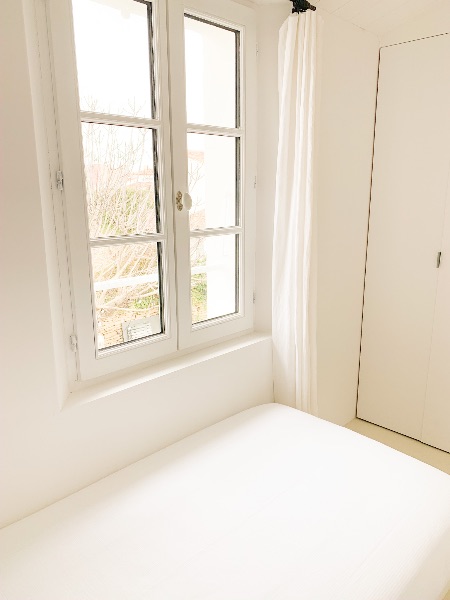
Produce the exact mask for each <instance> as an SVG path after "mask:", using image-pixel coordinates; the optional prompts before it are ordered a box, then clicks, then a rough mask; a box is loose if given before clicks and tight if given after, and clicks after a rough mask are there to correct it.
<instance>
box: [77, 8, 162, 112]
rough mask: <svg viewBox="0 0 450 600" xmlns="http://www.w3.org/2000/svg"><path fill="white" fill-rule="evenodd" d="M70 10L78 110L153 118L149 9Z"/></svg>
mask: <svg viewBox="0 0 450 600" xmlns="http://www.w3.org/2000/svg"><path fill="white" fill-rule="evenodd" d="M72 4H73V17H74V28H75V47H76V56H77V70H78V89H79V92H80V107H81V110H88V111H96V112H106V113H112V114H119V115H126V116H135V117H148V118H151V117H152V90H151V87H152V80H151V77H150V50H151V48H150V40H149V24H150V23H151V20H150V19H149V14H148V13H149V8H148V7H150V6H151V5H150V3H149V4H147V3H141V2H135V1H134V0H101V1H100V2H99V0H73V2H72Z"/></svg>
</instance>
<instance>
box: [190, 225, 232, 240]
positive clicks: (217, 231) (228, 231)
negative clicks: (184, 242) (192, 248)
mask: <svg viewBox="0 0 450 600" xmlns="http://www.w3.org/2000/svg"><path fill="white" fill-rule="evenodd" d="M240 233H243V229H242V227H239V226H238V225H233V226H232V227H215V228H210V229H193V230H192V231H191V232H190V237H191V238H203V237H214V236H220V235H232V234H240Z"/></svg>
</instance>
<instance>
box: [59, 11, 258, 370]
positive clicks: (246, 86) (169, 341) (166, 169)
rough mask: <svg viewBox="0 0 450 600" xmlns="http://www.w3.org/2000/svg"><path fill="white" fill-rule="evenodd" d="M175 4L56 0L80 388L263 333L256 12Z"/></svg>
mask: <svg viewBox="0 0 450 600" xmlns="http://www.w3.org/2000/svg"><path fill="white" fill-rule="evenodd" d="M168 9H169V14H168V15H167V14H166V5H165V2H164V1H163V0H72V1H70V0H48V22H49V30H50V33H51V47H52V50H53V51H52V59H53V73H54V78H53V80H54V88H55V98H56V102H55V108H56V115H57V119H56V120H57V130H58V138H59V165H58V166H59V168H58V169H57V170H58V171H61V172H62V173H63V176H64V190H63V192H62V194H63V201H64V203H65V211H66V222H67V231H68V245H69V247H70V253H69V254H70V275H71V289H72V297H73V306H74V330H75V332H76V340H77V360H78V374H79V378H80V379H90V378H93V377H97V376H100V375H105V374H108V373H112V372H115V371H117V370H120V369H123V368H126V367H129V366H133V365H136V364H139V363H142V362H147V361H150V360H153V359H156V358H160V357H162V356H165V355H169V354H173V353H174V352H175V351H177V350H178V349H186V348H193V347H198V346H199V345H203V344H205V343H208V344H209V343H212V342H214V341H216V340H217V341H220V340H221V339H224V338H225V337H227V336H230V335H236V334H238V333H240V332H243V331H247V330H249V329H251V328H252V324H253V261H254V240H253V236H254V233H253V230H254V220H255V219H254V194H255V190H254V180H255V172H256V171H255V143H254V137H255V125H254V113H255V111H254V97H253V93H254V81H253V79H254V76H255V64H254V62H255V59H256V48H255V40H254V24H253V14H252V10H251V9H249V8H247V7H244V6H241V5H240V4H237V3H234V2H231V1H229V0H211V1H205V0H193V2H192V3H189V6H183V4H182V3H181V2H180V1H179V0H170V2H168ZM168 23H170V27H169V25H168ZM169 73H170V78H169Z"/></svg>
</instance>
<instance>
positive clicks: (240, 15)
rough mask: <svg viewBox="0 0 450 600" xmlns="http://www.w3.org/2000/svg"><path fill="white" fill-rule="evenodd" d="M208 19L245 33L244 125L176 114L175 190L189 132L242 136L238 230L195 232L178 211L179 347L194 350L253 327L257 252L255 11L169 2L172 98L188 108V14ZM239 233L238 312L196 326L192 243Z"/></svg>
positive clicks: (183, 172)
mask: <svg viewBox="0 0 450 600" xmlns="http://www.w3.org/2000/svg"><path fill="white" fill-rule="evenodd" d="M185 13H187V14H189V15H192V16H194V17H199V18H201V19H205V20H207V21H210V22H212V23H216V24H218V25H219V26H220V25H222V26H224V27H228V28H231V29H234V30H236V31H239V34H240V69H239V71H240V76H241V81H240V109H241V110H240V123H239V128H227V127H214V126H206V125H198V124H195V123H187V118H186V111H185V110H183V111H178V112H176V113H175V112H174V113H173V115H172V136H173V139H174V141H175V143H174V147H173V172H174V182H175V186H176V190H178V191H181V192H182V193H183V192H186V191H188V164H187V140H186V134H187V133H205V134H207V133H210V134H216V135H217V134H218V135H227V136H231V137H233V136H234V137H240V140H241V148H240V154H241V174H240V186H241V189H240V207H239V209H240V215H239V226H233V227H219V228H215V229H209V230H202V231H201V232H198V233H197V232H196V233H193V232H190V230H189V214H188V212H187V211H186V210H183V211H175V224H176V227H175V230H176V247H177V276H178V280H177V281H178V327H179V330H178V331H179V347H180V348H181V349H183V348H190V347H192V346H197V345H198V344H204V343H205V342H206V343H207V342H210V341H211V340H214V339H218V338H219V339H220V338H223V337H225V336H230V335H233V334H236V333H239V332H242V331H245V330H251V328H252V327H253V291H254V277H255V268H254V261H255V257H254V248H255V221H256V214H255V200H256V198H255V196H256V189H255V181H256V180H255V176H256V152H255V148H256V110H255V108H256V80H255V78H256V31H255V25H254V11H253V10H252V9H250V8H248V7H246V6H243V5H241V4H237V3H235V2H230V1H229V0H214V1H211V0H186V2H183V1H182V0H170V3H169V23H170V39H171V40H172V41H173V40H177V43H176V44H174V43H173V42H172V43H171V45H170V47H169V51H170V67H171V68H170V76H171V79H170V88H171V92H172V95H173V96H175V97H177V98H180V100H181V102H182V106H183V107H185V106H186V81H185V70H184V50H183V49H184V14H185ZM180 52H181V57H180V56H178V55H179V54H180ZM205 233H206V235H212V236H215V235H223V234H226V233H230V234H239V237H240V250H239V254H240V256H239V262H240V269H239V284H238V285H239V287H238V290H239V311H238V312H237V313H234V314H230V315H226V316H224V317H218V318H215V319H211V320H208V321H203V322H201V323H198V324H195V325H192V320H191V287H190V285H191V281H190V277H191V276H190V264H189V258H190V252H189V246H190V239H191V237H195V236H199V237H200V236H201V237H203V235H205Z"/></svg>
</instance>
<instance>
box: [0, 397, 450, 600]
mask: <svg viewBox="0 0 450 600" xmlns="http://www.w3.org/2000/svg"><path fill="white" fill-rule="evenodd" d="M0 564H1V574H0V590H1V591H0V597H1V598H2V600H291V599H292V600H294V599H295V600H369V599H371V600H391V599H392V600H394V599H396V600H400V599H401V600H438V599H441V598H443V597H444V596H445V593H446V592H447V590H448V588H449V583H450V477H449V476H448V475H446V474H445V473H442V472H440V471H438V470H436V469H433V468H432V467H429V466H427V465H425V464H422V463H420V462H418V461H416V460H414V459H412V458H410V457H408V456H405V455H403V454H400V453H398V452H396V451H394V450H391V449H390V448H387V447H385V446H383V445H381V444H379V443H377V442H374V441H372V440H370V439H367V438H364V437H362V436H360V435H358V434H356V433H354V432H352V431H348V430H346V429H343V428H341V427H337V426H335V425H332V424H330V423H327V422H325V421H322V420H319V419H316V418H314V417H311V416H309V415H306V414H304V413H301V412H299V411H295V410H293V409H290V408H287V407H283V406H279V405H276V404H269V405H263V406H259V407H257V408H253V409H250V410H247V411H245V412H242V413H240V414H238V415H235V416H233V417H231V418H229V419H227V420H225V421H222V422H220V423H218V424H217V425H214V426H212V427H209V428H207V429H205V430H202V431H200V432H199V433H197V434H195V435H192V436H190V437H189V438H186V439H184V440H182V441H180V442H178V443H177V444H174V445H173V446H170V447H168V448H166V449H165V450H162V451H160V452H158V453H156V454H154V455H152V456H150V457H148V458H146V459H144V460H141V461H140V462H138V463H136V464H134V465H131V466H130V467H128V468H126V469H124V470H122V471H119V472H117V473H115V474H114V475H111V476H110V477H107V478H105V479H103V480H101V481H99V482H97V483H95V484H93V485H91V486H89V487H88V488H86V489H84V490H81V491H80V492H78V493H76V494H73V495H72V496H70V497H68V498H65V499H64V500H61V501H60V502H57V503H56V504H53V505H52V506H49V507H48V508H45V509H44V510H41V511H39V512H38V513H35V514H34V515H31V516H30V517H28V518H26V519H24V520H22V521H19V522H18V523H15V524H13V525H11V526H9V527H7V528H5V529H3V530H2V531H1V532H0Z"/></svg>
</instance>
